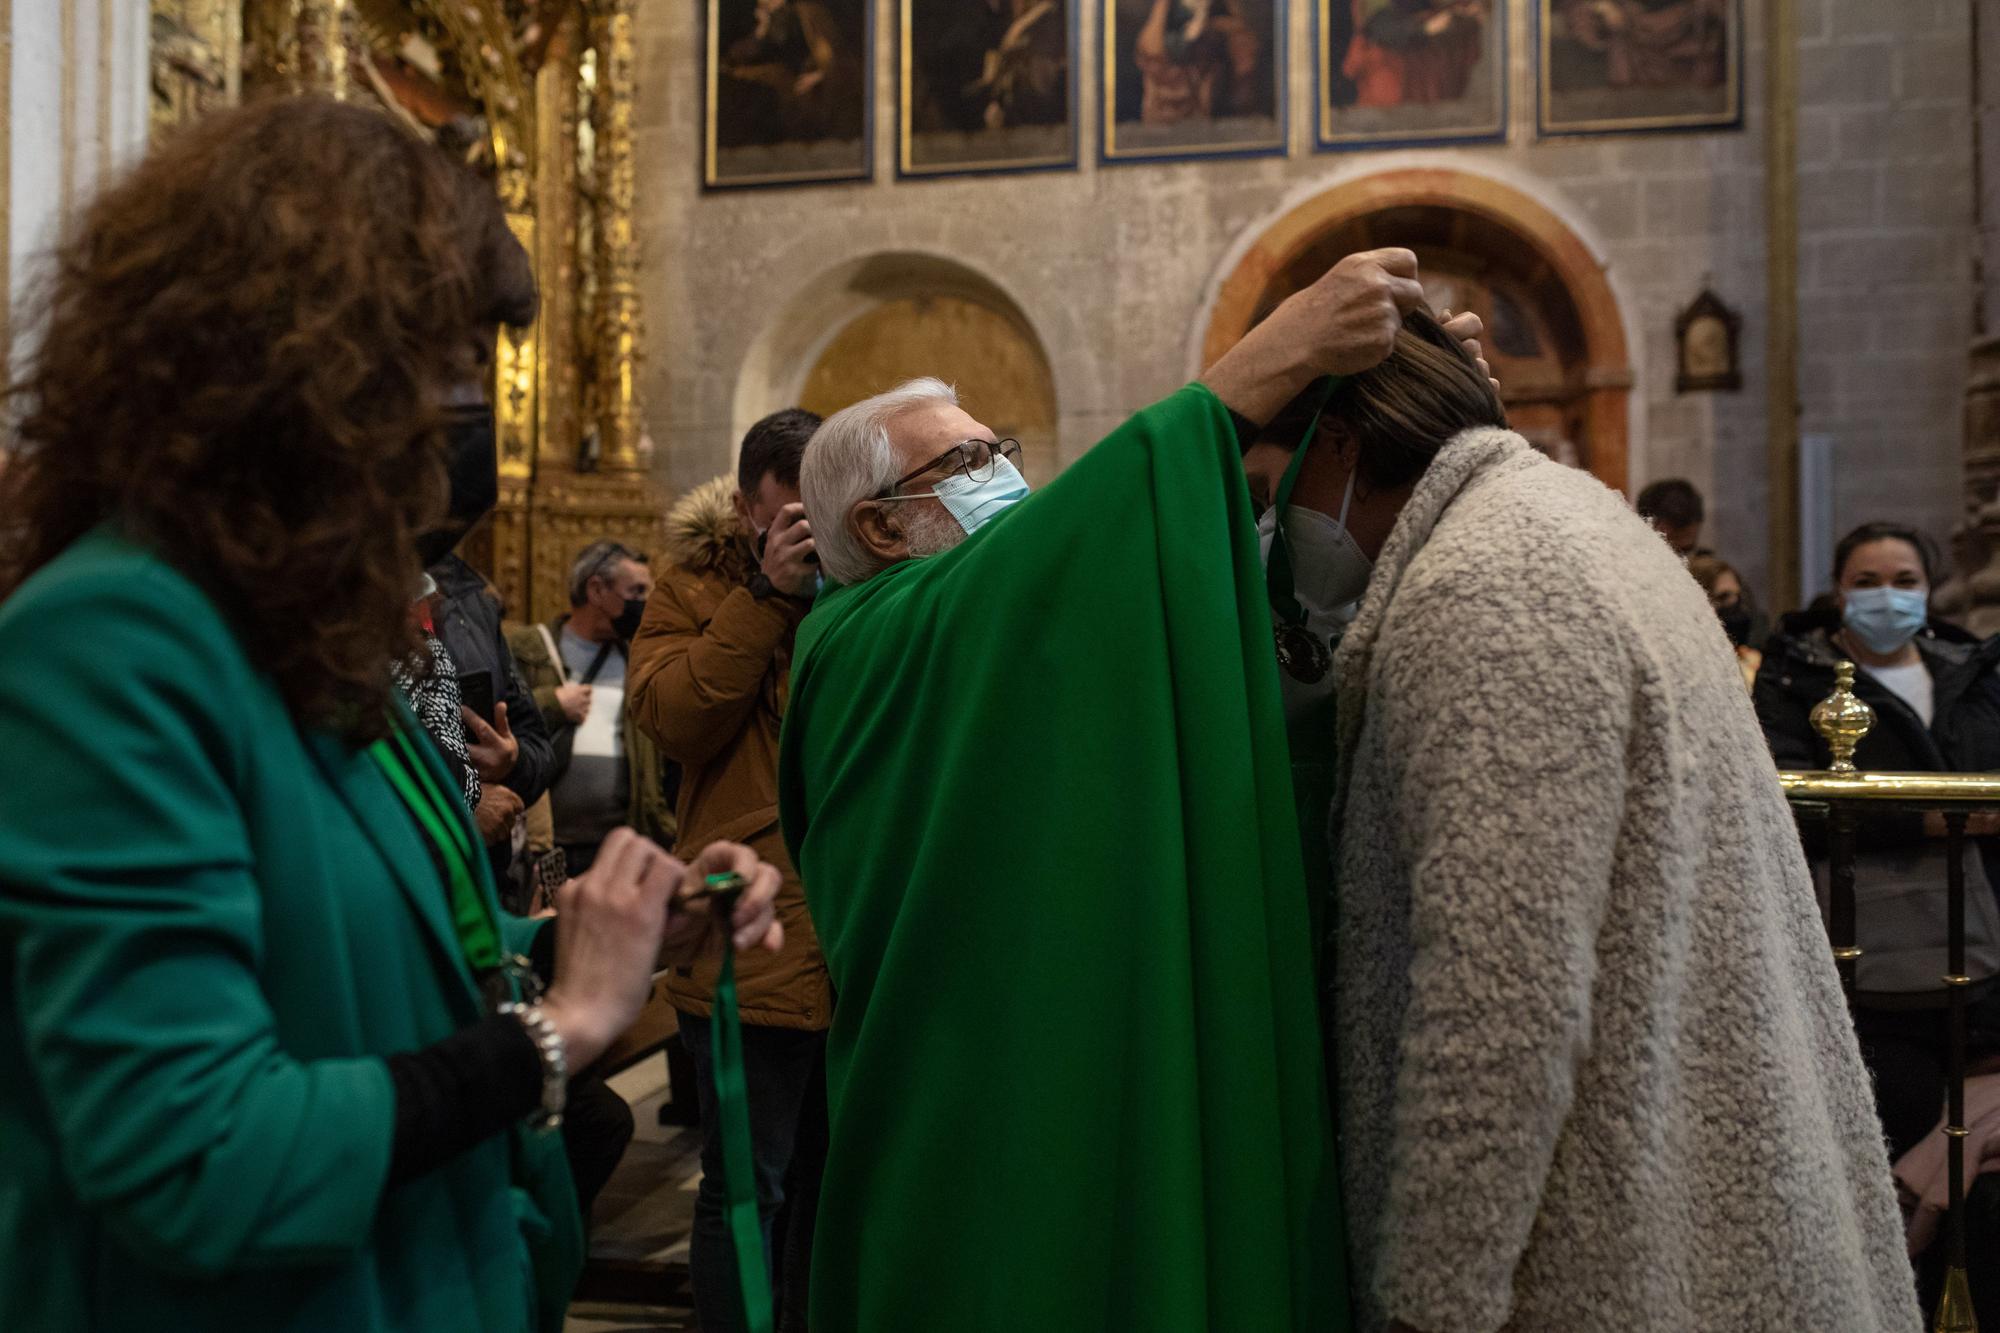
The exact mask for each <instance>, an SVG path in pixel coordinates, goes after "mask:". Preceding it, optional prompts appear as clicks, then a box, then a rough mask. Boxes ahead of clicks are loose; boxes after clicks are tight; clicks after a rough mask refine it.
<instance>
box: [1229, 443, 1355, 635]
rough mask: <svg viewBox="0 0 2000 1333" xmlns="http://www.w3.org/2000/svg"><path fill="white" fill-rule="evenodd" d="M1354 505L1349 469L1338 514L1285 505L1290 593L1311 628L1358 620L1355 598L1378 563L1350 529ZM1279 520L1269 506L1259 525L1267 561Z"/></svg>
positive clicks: (1328, 629)
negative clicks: (1364, 550) (1366, 553)
mask: <svg viewBox="0 0 2000 1333" xmlns="http://www.w3.org/2000/svg"><path fill="white" fill-rule="evenodd" d="M1353 504H1354V476H1353V474H1352V473H1350V474H1348V478H1347V493H1346V494H1345V495H1344V496H1342V497H1341V501H1340V517H1339V518H1337V519H1336V518H1330V517H1328V516H1327V515H1325V514H1322V513H1320V512H1319V511H1318V510H1317V509H1305V508H1302V507H1300V506H1298V505H1287V506H1285V538H1286V540H1287V541H1289V542H1290V543H1291V551H1292V595H1293V596H1294V597H1297V598H1298V599H1299V605H1300V606H1301V607H1303V608H1305V613H1306V621H1307V625H1308V627H1309V628H1311V629H1314V630H1317V631H1319V632H1321V633H1332V632H1333V631H1334V630H1336V629H1338V628H1342V627H1345V625H1346V624H1347V622H1348V621H1350V620H1352V619H1354V612H1355V610H1356V609H1357V608H1356V606H1355V603H1357V602H1359V601H1360V600H1361V595H1362V594H1363V593H1365V592H1367V591H1368V577H1369V575H1371V574H1373V573H1374V572H1375V562H1374V561H1373V560H1370V559H1369V558H1368V557H1367V556H1365V555H1363V554H1362V553H1361V546H1360V544H1359V543H1358V542H1356V541H1355V540H1354V534H1353V533H1351V532H1349V531H1348V530H1347V511H1348V509H1349V508H1350V507H1352V505H1353ZM1277 522H1278V514H1277V511H1276V510H1275V509H1270V510H1266V511H1265V513H1264V517H1263V520H1262V521H1261V522H1259V523H1258V525H1257V526H1258V530H1259V532H1260V534H1261V536H1262V546H1263V552H1264V559H1265V560H1266V561H1269V560H1270V558H1271V542H1272V540H1273V538H1274V537H1275V535H1276V530H1277Z"/></svg>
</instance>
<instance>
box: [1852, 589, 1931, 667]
mask: <svg viewBox="0 0 2000 1333" xmlns="http://www.w3.org/2000/svg"><path fill="white" fill-rule="evenodd" d="M1845 602H1846V604H1845V606H1844V607H1843V609H1842V611H1841V619H1842V621H1844V622H1845V623H1846V625H1847V628H1848V630H1849V631H1850V632H1852V633H1853V635H1854V637H1855V638H1857V639H1859V640H1861V642H1862V643H1863V644H1864V645H1866V647H1867V649H1868V651H1869V652H1871V653H1881V654H1882V655H1883V656H1885V657H1886V656H1887V655H1889V654H1890V653H1893V652H1896V651H1897V650H1899V649H1901V648H1902V647H1903V645H1904V644H1906V643H1908V642H1909V641H1910V640H1911V639H1914V638H1915V637H1917V631H1918V630H1920V629H1922V628H1923V627H1924V621H1925V620H1926V619H1927V618H1928V617H1929V615H1930V593H1929V592H1927V591H1925V590H1924V589H1922V588H1856V589H1854V590H1853V591H1851V592H1849V593H1848V594H1847V596H1846V599H1845Z"/></svg>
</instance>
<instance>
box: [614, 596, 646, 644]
mask: <svg viewBox="0 0 2000 1333" xmlns="http://www.w3.org/2000/svg"><path fill="white" fill-rule="evenodd" d="M645 614H646V599H645V598H643V597H627V598H626V599H625V609H624V610H623V611H620V612H619V613H618V615H617V616H616V618H614V619H613V620H612V622H611V632H612V633H613V634H616V635H617V636H618V637H619V638H621V639H629V638H631V637H632V636H633V635H634V634H637V633H638V632H639V621H640V620H641V619H642V618H643V617H644V616H645Z"/></svg>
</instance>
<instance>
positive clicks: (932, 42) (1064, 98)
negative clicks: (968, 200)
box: [897, 0, 1086, 176]
mask: <svg viewBox="0 0 2000 1333" xmlns="http://www.w3.org/2000/svg"><path fill="white" fill-rule="evenodd" d="M1083 3H1086V0H901V32H900V45H901V49H902V59H901V61H900V70H899V73H898V78H899V80H900V83H899V87H898V90H897V91H898V99H897V100H898V103H899V105H900V107H901V112H902V115H901V123H900V125H899V126H898V129H897V135H898V140H899V142H898V145H897V148H898V154H897V155H898V161H897V167H898V169H899V170H900V171H901V173H902V174H903V175H905V176H938V175H946V174H949V173H952V172H961V171H1022V170H1031V169H1035V168H1048V167H1069V166H1074V165H1075V164H1076V114H1077V113H1076V24H1077V6H1079V5H1080V4H1083Z"/></svg>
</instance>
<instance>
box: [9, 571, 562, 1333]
mask: <svg viewBox="0 0 2000 1333" xmlns="http://www.w3.org/2000/svg"><path fill="white" fill-rule="evenodd" d="M412 725H414V724H412ZM419 748H420V749H421V750H422V751H423V752H424V753H426V754H429V753H430V751H429V747H427V746H424V747H419ZM0 764H4V766H5V776H4V777H0V1070H5V1071H7V1073H6V1074H5V1075H4V1076H0V1328H4V1329H22V1330H27V1329H36V1330H43V1329H46V1330H57V1329H60V1330H64V1331H65V1333H73V1331H76V1330H98V1329H103V1330H124V1329H172V1330H175V1331H176V1333H188V1331H193V1330H205V1329H214V1330H229V1333H239V1331H240V1330H244V1329H258V1330H326V1331H327V1333H367V1331H369V1330H382V1331H384V1333H387V1331H388V1330H409V1331H410V1333H417V1331H419V1330H421V1331H422V1333H445V1331H447V1330H466V1331H467V1333H473V1331H474V1330H477V1333H513V1331H514V1330H529V1329H535V1328H540V1329H543V1330H554V1329H559V1328H560V1326H561V1321H562V1310H563V1307H564V1306H565V1304H566V1303H567V1300H568V1296H569V1293H570V1291H571V1289H572V1288H573V1286H574V1284H575V1279H576V1276H577V1273H578V1270H579V1268H580V1266H581V1260H582V1253H583V1248H582V1246H583V1237H582V1228H581V1225H580V1223H579V1221H578V1218H577V1215H576V1204H575V1195H574V1193H573V1191H572V1187H571V1185H570V1180H569V1172H568V1167H567V1165H566V1164H565V1162H564V1159H563V1153H562V1147H561V1143H560V1140H559V1138H558V1137H557V1136H555V1135H536V1134H533V1133H531V1132H529V1131H527V1130H526V1129H525V1128H523V1129H521V1130H519V1131H517V1132H514V1133H510V1134H506V1135H500V1136H497V1137H495V1138H492V1139H489V1140H487V1141H486V1142H484V1143H481V1144H479V1145H478V1146H476V1147H474V1148H473V1149H472V1150H470V1151H468V1152H466V1153H464V1154H463V1155H461V1156H460V1157H457V1158H455V1159H453V1160H452V1161H451V1162H449V1163H448V1164H446V1165H444V1166H443V1167H440V1168H439V1169H437V1170H435V1171H433V1172H431V1173H430V1174H428V1175H425V1176H422V1177H419V1178H418V1179H415V1180H413V1181H411V1182H409V1183H407V1184H404V1185H401V1186H398V1187H397V1188H394V1189H387V1188H385V1184H386V1177H387V1173H388V1167H389V1153H390V1146H391V1137H392V1132H393V1129H392V1122H393V1118H394V1096H393V1093H392V1090H391V1084H390V1079H389V1073H388V1068H387V1066H386V1064H385V1063H384V1057H385V1056H388V1055H390V1054H393V1053H395V1052H399V1051H410V1050H415V1049H416V1048H418V1047H421V1046H424V1045H426V1044H428V1043H430V1042H433V1041H437V1040H438V1039H440V1038H442V1037H445V1036H447V1035H449V1034H450V1033H452V1032H453V1031H455V1030H457V1029H459V1028H462V1027H465V1026H466V1025H468V1024H470V1023H473V1022H474V1021H476V1020H477V1019H478V1018H479V1016H480V1013H481V1006H480V999H479V995H478V992H477V990H476V989H475V986H474V983H473V979H472V976H471V975H470V973H469V972H468V970H467V968H466V965H465V962H464V959H463V955H462V953H461V950H460V948H459V944H458V940H457V937H456V935H455V934H454V933H453V929H452V924H451V917H450V911H449V905H448V894H447V891H446V888H445V886H444V884H443V882H442V881H441V879H440V876H439V874H438V872H437V870H436V869H435V866H434V863H433V861H432V860H431V854H430V852H429V850H428V849H427V848H426V847H425V845H424V843H423V842H422V840H421V839H422V835H421V834H420V833H419V832H418V829H417V826H416V824H415V822H414V821H413V820H412V818H411V816H410V814H409V812H408V811H407V810H406V809H405V807H404V806H403V804H402V802H401V801H400V799H399V798H398V797H397V796H396V794H395V792H394V789H393V788H391V787H390V786H389V784H388V782H387V780H386V779H385V778H384V777H383V776H382V774H381V772H380V771H379V770H378V769H377V768H376V766H375V764H374V762H373V761H372V760H370V759H369V758H367V757H366V756H365V755H364V754H361V753H358V752H356V751H353V750H351V749H348V748H347V747H345V746H343V745H342V744H340V743H339V742H337V741H335V740H334V739H333V738H331V737H329V736H325V735H317V734H310V733H303V732H301V731H300V729H299V728H298V726H297V725H296V724H295V723H294V722H293V720H292V718H291V716H290V714H289V713H288V712H287V710H286V708H285V705H284V702H283V700H282V699H281V698H280V697H279V693H278V690H277V687H276V684H275V682H273V681H272V680H271V679H270V678H269V677H267V676H265V675H264V674H262V673H260V672H259V671H258V670H257V669H256V668H255V667H253V666H252V665H251V664H250V662H249V660H248V659H247V658H246V657H245V656H244V653H243V650H242V648H241V647H240V646H239V644H238V642H237V640H236V638H235V636H234V634H233V633H232V632H231V630H230V628H229V626H228V625H227V623H226V622H225V621H224V619H223V617H222V615H221V614H220V612H219V611H218V609H217V608H216V606H215V605H214V603H212V602H211V601H210V600H209V599H208V597H207V596H206V595H205V594H204V593H202V592H201V591H200V590H199V589H198V588H197V587H196V586H195V585H194V584H193V583H192V582H190V581H189V580H188V579H187V578H185V577H183V576H182V575H181V574H180V573H178V572H176V571H175V570H174V569H173V568H171V567H170V566H168V565H167V564H166V563H164V562H163V561H161V560H160V559H159V558H157V557H156V556H153V555H151V554H148V553H147V552H146V551H144V550H142V549H140V548H138V547H136V546H133V545H131V544H129V543H127V542H125V541H123V540H121V539H119V538H117V537H115V536H112V535H110V534H109V533H106V532H104V531H99V532H96V533H93V534H91V535H89V536H87V537H85V538H83V539H82V540H80V541H78V542H77V543H76V544H75V545H74V546H72V547H71V548H70V549H69V550H68V551H67V552H65V553H64V554H63V555H62V556H61V557H59V558H58V559H56V560H55V561H53V562H52V563H51V564H49V565H48V566H47V567H46V568H44V569H42V570H41V571H40V572H38V573H37V574H36V575H35V576H34V577H33V578H32V579H30V580H29V581H28V582H27V583H26V584H24V585H23V586H22V587H21V588H20V589H19V590H18V591H16V592H15V594H14V595H13V596H12V597H10V598H8V599H7V600H6V602H5V603H4V604H0ZM438 776H439V777H440V779H441V780H445V781H447V783H448V782H449V779H448V778H446V776H445V774H444V771H443V765H442V764H439V765H438ZM448 789H449V788H448ZM475 841H476V839H475ZM476 864H478V865H480V866H481V867H482V868H481V870H480V872H479V873H480V875H481V877H482V880H484V879H485V876H486V872H485V870H484V869H483V866H484V862H483V861H476ZM484 892H486V894H487V895H488V896H489V898H490V897H491V895H492V892H493V890H492V885H491V883H490V882H485V883H484ZM502 919H503V921H504V922H505V925H506V930H507V933H508V940H507V943H508V944H509V946H510V947H512V948H516V949H522V950H525V947H526V944H527V941H528V938H529V935H530V934H531V933H532V930H533V928H534V925H533V923H529V922H524V921H520V920H516V919H513V918H504V917H503V918H502Z"/></svg>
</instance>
